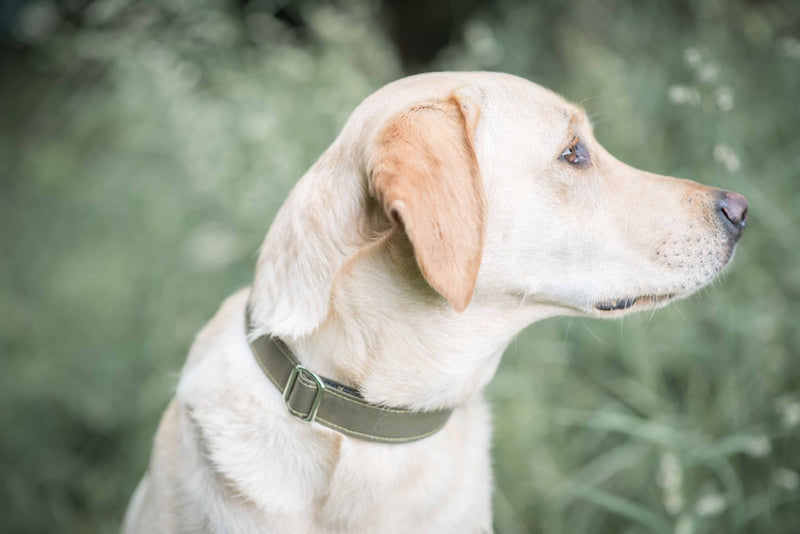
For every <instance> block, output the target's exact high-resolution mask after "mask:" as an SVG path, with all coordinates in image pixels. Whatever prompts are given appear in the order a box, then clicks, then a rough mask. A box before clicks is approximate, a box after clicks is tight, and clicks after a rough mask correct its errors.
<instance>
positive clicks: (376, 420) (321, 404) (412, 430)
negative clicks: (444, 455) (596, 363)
mask: <svg viewBox="0 0 800 534" xmlns="http://www.w3.org/2000/svg"><path fill="white" fill-rule="evenodd" d="M245 317H246V324H245V331H246V332H249V323H250V320H249V319H250V314H249V310H248V313H246V314H245ZM250 348H251V349H252V351H253V355H254V356H255V358H256V361H257V362H258V365H259V367H261V370H262V371H264V374H265V375H267V378H269V380H270V382H272V383H273V384H274V385H275V387H277V388H278V390H279V391H282V392H283V402H284V404H285V405H286V408H287V409H288V410H289V413H291V414H292V415H294V416H295V417H297V418H299V419H302V420H303V421H306V422H308V423H314V422H316V423H319V424H321V425H324V426H326V427H328V428H330V429H333V430H336V431H337V432H340V433H342V434H345V435H346V436H350V437H353V438H357V439H362V440H366V441H376V442H380V443H408V442H411V441H417V440H420V439H422V438H426V437H428V436H431V435H433V434H435V433H436V432H438V431H439V430H441V428H442V427H443V426H444V425H445V423H447V420H448V419H449V417H450V414H451V413H452V411H453V410H452V409H447V410H435V411H428V412H418V411H413V410H407V409H403V408H390V407H387V406H381V405H378V404H372V403H370V402H367V401H366V400H364V398H363V397H362V396H361V394H360V393H359V392H358V391H356V390H355V389H353V388H350V387H347V386H345V385H343V384H340V383H339V382H336V381H335V380H331V379H330V378H325V377H324V376H319V375H318V374H316V373H314V372H313V371H312V370H311V369H309V368H307V367H304V366H303V365H301V364H300V362H299V361H298V360H297V358H296V357H295V356H294V354H292V351H291V350H290V349H289V347H288V346H287V345H286V344H285V343H284V342H283V341H281V340H280V339H279V338H277V337H274V336H270V335H264V336H261V337H259V338H256V339H254V340H253V341H251V342H250Z"/></svg>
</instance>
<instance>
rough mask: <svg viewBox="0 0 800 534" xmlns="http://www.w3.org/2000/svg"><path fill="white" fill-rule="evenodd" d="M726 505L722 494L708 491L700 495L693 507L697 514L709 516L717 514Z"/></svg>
mask: <svg viewBox="0 0 800 534" xmlns="http://www.w3.org/2000/svg"><path fill="white" fill-rule="evenodd" d="M726 506H727V503H726V502H725V499H724V498H723V497H722V495H720V494H718V493H710V494H708V495H704V496H703V497H701V498H700V500H699V501H697V504H696V505H695V507H694V509H695V511H696V512H697V515H699V516H710V515H717V514H719V513H720V512H721V511H723V510H724V509H725V507H726Z"/></svg>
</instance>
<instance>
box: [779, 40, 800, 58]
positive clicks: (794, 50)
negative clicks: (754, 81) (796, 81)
mask: <svg viewBox="0 0 800 534" xmlns="http://www.w3.org/2000/svg"><path fill="white" fill-rule="evenodd" d="M780 47H781V50H782V51H783V54H784V55H785V56H787V57H790V58H792V59H800V40H798V39H797V38H796V37H791V36H787V37H782V38H781V40H780Z"/></svg>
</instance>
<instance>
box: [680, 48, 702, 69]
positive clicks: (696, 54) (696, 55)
mask: <svg viewBox="0 0 800 534" xmlns="http://www.w3.org/2000/svg"><path fill="white" fill-rule="evenodd" d="M683 60H684V61H685V62H686V64H687V65H689V66H690V67H692V68H693V69H696V68H697V67H698V66H700V64H701V63H702V62H703V56H701V55H700V51H699V50H698V49H696V48H687V49H686V50H684V51H683Z"/></svg>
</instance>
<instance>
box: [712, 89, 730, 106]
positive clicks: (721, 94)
mask: <svg viewBox="0 0 800 534" xmlns="http://www.w3.org/2000/svg"><path fill="white" fill-rule="evenodd" d="M714 96H715V97H716V100H717V107H718V108H719V109H720V111H730V110H732V109H733V89H731V88H730V87H728V86H727V85H720V86H719V87H717V90H716V91H714Z"/></svg>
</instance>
